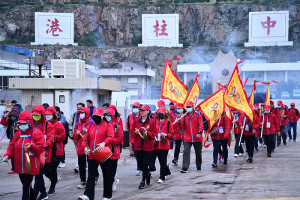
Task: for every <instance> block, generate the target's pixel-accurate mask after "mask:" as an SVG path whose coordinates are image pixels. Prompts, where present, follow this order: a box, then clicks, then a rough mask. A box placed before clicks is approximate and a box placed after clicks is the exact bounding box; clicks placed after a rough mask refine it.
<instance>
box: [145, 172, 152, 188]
mask: <svg viewBox="0 0 300 200" xmlns="http://www.w3.org/2000/svg"><path fill="white" fill-rule="evenodd" d="M150 180H151V173H149V174H148V176H147V177H146V184H147V185H150Z"/></svg>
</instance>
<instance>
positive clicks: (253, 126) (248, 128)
mask: <svg viewBox="0 0 300 200" xmlns="http://www.w3.org/2000/svg"><path fill="white" fill-rule="evenodd" d="M254 118H255V115H254ZM244 120H245V126H244V132H243V135H246V136H252V135H255V134H253V133H252V131H253V130H255V131H256V133H257V130H258V128H259V126H260V124H259V121H258V122H257V121H256V120H253V123H251V121H250V119H249V117H247V116H246V115H243V114H241V115H240V117H239V121H238V124H239V127H240V128H242V126H243V124H244Z"/></svg>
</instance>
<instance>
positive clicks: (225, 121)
mask: <svg viewBox="0 0 300 200" xmlns="http://www.w3.org/2000/svg"><path fill="white" fill-rule="evenodd" d="M210 134H211V139H212V141H213V146H214V151H213V158H214V161H213V164H212V167H218V165H217V162H218V153H219V147H220V145H221V146H222V148H223V157H224V165H227V159H228V149H227V143H228V140H229V138H230V119H229V117H228V116H227V115H226V114H225V112H223V113H222V116H221V117H220V118H219V119H218V121H216V123H215V124H214V125H213V127H212V129H211V131H210Z"/></svg>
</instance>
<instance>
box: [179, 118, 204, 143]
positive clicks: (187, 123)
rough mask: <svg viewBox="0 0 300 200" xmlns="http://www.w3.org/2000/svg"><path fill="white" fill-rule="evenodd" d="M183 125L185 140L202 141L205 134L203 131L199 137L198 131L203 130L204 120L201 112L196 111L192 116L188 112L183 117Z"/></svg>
mask: <svg viewBox="0 0 300 200" xmlns="http://www.w3.org/2000/svg"><path fill="white" fill-rule="evenodd" d="M181 127H182V128H183V132H184V133H183V140H184V142H202V141H203V136H202V133H201V137H200V138H197V137H196V136H197V134H198V132H203V129H204V127H203V122H202V116H201V114H196V112H194V113H193V114H192V116H190V115H189V113H188V114H186V116H184V117H183V118H182V119H181Z"/></svg>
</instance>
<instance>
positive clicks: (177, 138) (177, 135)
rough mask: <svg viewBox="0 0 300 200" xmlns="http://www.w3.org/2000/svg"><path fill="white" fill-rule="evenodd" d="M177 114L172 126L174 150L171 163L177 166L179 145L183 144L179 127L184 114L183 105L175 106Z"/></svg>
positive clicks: (181, 130) (181, 129) (180, 127)
mask: <svg viewBox="0 0 300 200" xmlns="http://www.w3.org/2000/svg"><path fill="white" fill-rule="evenodd" d="M176 108H177V114H176V116H175V122H176V123H175V124H174V134H175V150H174V159H173V160H172V163H173V164H174V165H178V157H179V152H180V147H181V144H182V143H183V128H182V126H181V117H183V115H184V114H185V112H184V106H183V104H181V103H179V104H176Z"/></svg>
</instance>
